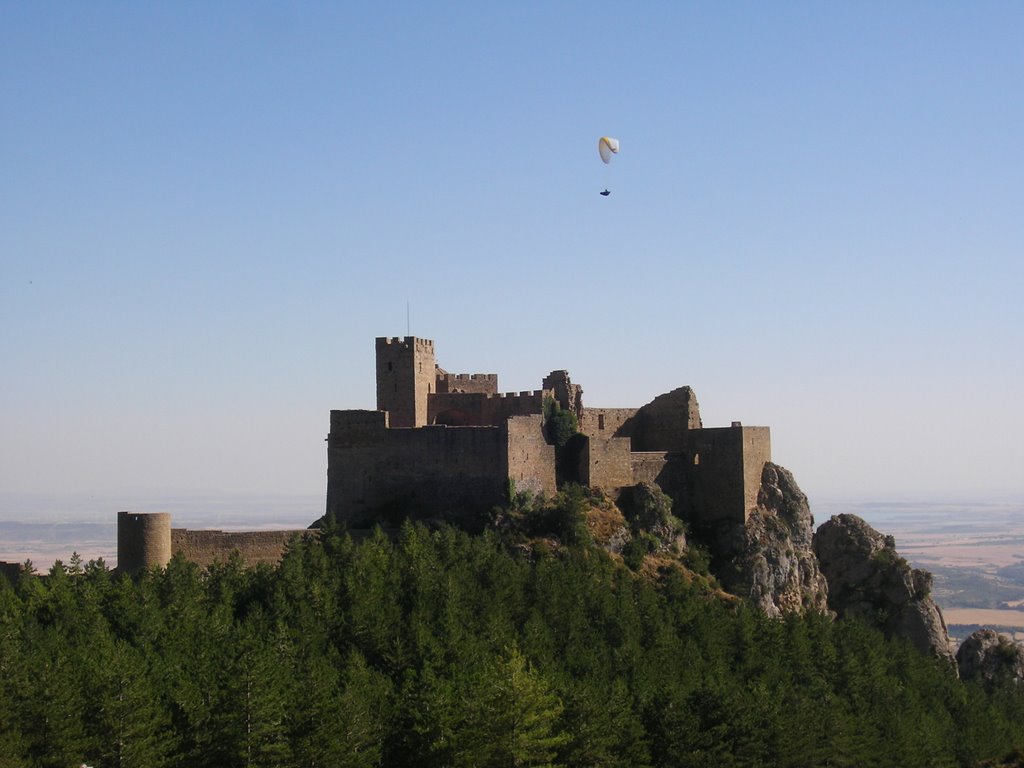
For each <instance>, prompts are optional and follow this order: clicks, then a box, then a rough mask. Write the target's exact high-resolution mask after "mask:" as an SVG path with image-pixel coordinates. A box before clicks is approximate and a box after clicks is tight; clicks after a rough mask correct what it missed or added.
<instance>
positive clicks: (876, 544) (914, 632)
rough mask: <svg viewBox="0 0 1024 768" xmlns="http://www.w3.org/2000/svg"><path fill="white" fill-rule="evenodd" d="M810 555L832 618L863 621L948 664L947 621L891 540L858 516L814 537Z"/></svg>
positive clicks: (925, 579) (923, 579) (837, 520)
mask: <svg viewBox="0 0 1024 768" xmlns="http://www.w3.org/2000/svg"><path fill="white" fill-rule="evenodd" d="M814 551H815V553H816V554H817V556H818V562H819V563H820V565H821V571H822V573H824V574H825V578H826V579H827V580H828V606H829V608H831V609H832V610H833V611H835V612H836V614H838V615H839V616H840V617H841V618H842V617H858V618H861V619H863V620H865V621H866V622H868V623H869V624H871V625H873V626H875V627H878V628H879V629H881V630H882V631H883V632H884V633H885V634H886V636H888V637H903V638H906V639H907V640H909V641H910V642H911V643H913V644H914V646H915V647H916V648H918V649H919V650H920V651H922V652H930V653H933V654H935V655H936V656H939V657H941V658H944V659H948V660H949V661H950V662H951V663H952V661H953V653H952V649H951V648H950V642H949V634H948V633H947V632H946V622H945V621H943V619H942V612H941V611H940V610H939V607H938V606H937V605H936V604H935V601H934V600H932V599H931V597H930V596H929V595H930V592H931V583H932V577H931V574H930V573H928V572H927V571H921V570H915V569H913V568H911V567H910V565H909V564H908V563H907V561H906V560H904V559H903V558H902V557H900V556H899V554H898V553H897V552H896V542H895V540H894V539H893V538H892V536H883V535H882V534H881V533H879V532H878V531H876V530H875V529H874V528H872V527H871V526H870V525H868V524H867V523H866V522H864V521H863V520H862V519H861V518H859V517H857V516H856V515H836V516H835V517H833V518H832V519H831V520H829V521H827V522H826V523H824V524H823V525H822V526H821V527H820V528H819V529H818V531H817V533H816V534H815V535H814Z"/></svg>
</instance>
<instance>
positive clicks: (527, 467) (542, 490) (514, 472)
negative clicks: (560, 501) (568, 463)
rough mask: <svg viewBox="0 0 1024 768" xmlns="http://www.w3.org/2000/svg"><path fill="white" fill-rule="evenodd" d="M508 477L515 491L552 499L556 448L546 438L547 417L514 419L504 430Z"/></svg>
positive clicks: (533, 416)
mask: <svg viewBox="0 0 1024 768" xmlns="http://www.w3.org/2000/svg"><path fill="white" fill-rule="evenodd" d="M505 431H506V444H507V446H508V448H507V459H506V462H507V466H508V478H509V479H510V480H512V482H513V483H514V484H515V490H516V491H529V492H530V493H532V494H534V495H540V494H544V495H546V496H553V495H554V494H555V492H556V491H557V487H556V484H555V446H553V445H548V444H547V441H545V439H544V417H543V416H541V415H539V414H534V415H529V416H513V417H511V418H510V419H508V421H507V423H506V427H505Z"/></svg>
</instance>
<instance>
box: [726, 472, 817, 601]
mask: <svg viewBox="0 0 1024 768" xmlns="http://www.w3.org/2000/svg"><path fill="white" fill-rule="evenodd" d="M813 534H814V518H813V517H812V516H811V509H810V506H809V505H808V503H807V497H806V496H805V495H804V494H803V492H802V491H801V490H800V488H799V487H798V486H797V484H796V480H794V479H793V475H792V473H791V472H789V470H787V469H784V468H783V467H780V466H778V465H776V464H772V463H768V464H766V465H765V468H764V471H763V472H762V473H761V488H760V490H759V492H758V496H757V507H756V509H754V510H752V511H751V512H750V513H749V515H748V517H747V523H746V525H741V524H734V525H731V526H728V527H726V528H724V529H720V530H718V531H717V532H716V534H715V537H714V539H715V540H714V541H713V542H711V551H712V553H713V554H714V556H715V568H714V570H715V575H716V576H717V577H718V580H719V581H720V582H721V584H722V586H723V587H725V589H727V590H728V591H730V592H732V593H733V594H735V595H739V596H742V597H747V598H749V599H750V600H751V601H752V602H753V603H754V604H755V605H756V606H757V607H758V608H759V609H761V610H762V611H764V612H765V613H766V614H768V615H769V616H780V615H782V614H784V613H791V612H802V611H807V610H812V611H822V612H824V611H826V610H827V601H828V585H827V583H826V581H825V578H824V576H823V575H822V573H821V571H820V569H819V568H818V561H817V558H816V557H815V556H814V552H813V550H812V540H813Z"/></svg>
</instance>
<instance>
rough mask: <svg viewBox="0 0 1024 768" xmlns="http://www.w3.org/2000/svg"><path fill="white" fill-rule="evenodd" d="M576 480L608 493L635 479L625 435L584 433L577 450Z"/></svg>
mask: <svg viewBox="0 0 1024 768" xmlns="http://www.w3.org/2000/svg"><path fill="white" fill-rule="evenodd" d="M580 463H581V467H580V481H581V482H582V483H583V484H584V485H588V486H590V487H591V488H597V489H599V490H602V491H605V492H606V493H611V492H614V491H616V490H618V489H619V488H624V487H626V486H627V485H633V484H634V483H635V482H636V481H635V480H634V477H633V460H632V454H631V453H630V450H629V438H627V437H616V438H604V437H589V436H588V437H587V438H586V441H585V447H584V448H583V450H582V451H581V453H580Z"/></svg>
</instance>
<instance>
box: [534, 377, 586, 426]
mask: <svg viewBox="0 0 1024 768" xmlns="http://www.w3.org/2000/svg"><path fill="white" fill-rule="evenodd" d="M541 386H543V387H544V389H545V391H548V392H550V393H551V396H552V397H554V398H555V400H556V401H557V402H558V404H559V405H560V406H562V410H564V411H572V412H573V413H574V414H576V418H577V420H578V419H579V418H580V415H581V414H582V412H583V387H581V386H580V385H579V384H573V383H572V380H571V379H570V378H569V372H568V371H552V372H551V373H549V374H548V375H547V376H545V377H544V381H543V382H541Z"/></svg>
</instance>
